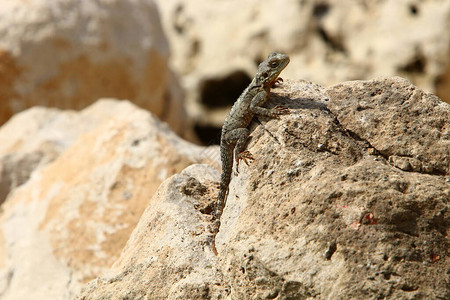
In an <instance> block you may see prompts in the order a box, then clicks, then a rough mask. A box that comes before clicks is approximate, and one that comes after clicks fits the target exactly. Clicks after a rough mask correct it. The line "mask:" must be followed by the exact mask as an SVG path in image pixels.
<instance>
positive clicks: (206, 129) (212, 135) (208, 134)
mask: <svg viewBox="0 0 450 300" xmlns="http://www.w3.org/2000/svg"><path fill="white" fill-rule="evenodd" d="M194 130H195V133H196V134H197V136H198V138H199V139H200V141H201V142H202V144H204V145H218V144H220V132H221V128H220V127H214V126H209V125H200V124H196V125H195V126H194Z"/></svg>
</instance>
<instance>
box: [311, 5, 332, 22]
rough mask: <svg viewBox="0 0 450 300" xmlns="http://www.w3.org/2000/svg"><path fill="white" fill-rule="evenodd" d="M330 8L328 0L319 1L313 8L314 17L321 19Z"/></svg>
mask: <svg viewBox="0 0 450 300" xmlns="http://www.w3.org/2000/svg"><path fill="white" fill-rule="evenodd" d="M329 10H330V6H329V5H328V3H326V2H321V3H317V4H316V5H314V8H313V15H314V17H316V18H318V19H320V18H322V17H324V16H325V15H326V14H327V13H328V11H329Z"/></svg>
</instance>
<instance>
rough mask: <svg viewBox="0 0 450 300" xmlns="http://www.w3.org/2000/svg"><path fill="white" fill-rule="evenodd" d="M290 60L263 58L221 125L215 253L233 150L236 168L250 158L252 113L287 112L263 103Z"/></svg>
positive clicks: (282, 56) (274, 55) (273, 56)
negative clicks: (249, 142)
mask: <svg viewBox="0 0 450 300" xmlns="http://www.w3.org/2000/svg"><path fill="white" fill-rule="evenodd" d="M288 63H289V56H287V55H285V54H280V53H276V52H273V53H271V54H270V55H269V57H267V59H266V60H265V61H263V62H262V63H261V64H260V65H259V66H258V70H257V72H256V75H255V78H253V80H252V82H251V83H250V85H249V86H248V87H247V88H246V89H245V90H244V92H242V94H241V96H240V97H239V98H238V99H237V101H236V102H235V103H234V105H233V107H232V108H231V111H230V112H229V113H228V115H227V117H226V119H225V122H224V124H223V126H222V136H221V139H220V157H221V160H222V176H221V178H220V190H219V196H218V199H217V204H216V208H215V211H214V219H215V223H214V227H213V241H212V249H213V251H214V253H215V254H216V255H217V250H216V246H215V236H216V234H217V232H218V231H219V227H220V217H221V216H222V212H223V209H224V207H225V203H226V197H227V194H228V186H229V184H230V180H231V173H232V170H233V151H234V152H235V153H236V155H235V158H236V172H237V169H238V166H239V161H240V160H243V161H244V162H245V163H246V164H248V162H249V161H251V160H253V157H252V155H251V153H250V152H248V151H244V148H245V143H246V141H247V137H248V135H249V130H248V129H247V127H248V125H249V124H250V122H251V121H252V119H253V117H254V116H255V115H260V116H267V117H271V118H276V117H278V116H279V115H283V114H288V113H289V110H288V109H287V108H285V107H281V106H277V107H275V108H272V109H267V108H264V107H262V106H263V105H264V103H265V102H266V101H267V99H269V95H270V89H271V88H272V86H273V85H274V84H275V83H276V82H277V81H278V80H281V78H278V75H280V73H281V71H283V69H284V68H285V67H286V66H287V64H288Z"/></svg>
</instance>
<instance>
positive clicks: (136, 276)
mask: <svg viewBox="0 0 450 300" xmlns="http://www.w3.org/2000/svg"><path fill="white" fill-rule="evenodd" d="M366 89H367V90H368V91H366ZM373 90H377V91H379V92H378V93H377V94H376V95H371V91H373ZM377 95H378V96H377ZM271 97H272V99H271V100H270V101H269V103H268V104H267V106H269V107H273V106H275V105H278V104H281V105H285V106H288V107H289V108H290V109H291V111H292V114H290V115H285V116H281V117H280V119H267V118H264V117H260V118H259V121H260V122H253V126H252V133H251V139H250V142H249V143H248V147H247V148H248V150H249V151H250V152H251V153H253V156H254V157H255V161H254V162H253V163H252V164H251V165H250V166H246V165H245V164H241V165H240V169H239V174H238V175H237V176H236V175H234V176H233V177H232V181H231V184H230V193H229V195H228V198H227V199H228V200H227V204H226V207H225V210H224V213H223V215H222V226H221V228H220V232H219V234H218V236H217V248H218V251H219V256H217V257H215V256H214V255H212V253H211V250H210V248H209V247H208V246H207V245H206V242H207V238H208V236H207V233H208V232H207V226H208V223H209V222H211V221H210V219H209V218H208V217H207V216H206V215H205V213H208V211H205V210H203V213H202V212H201V211H200V210H199V209H198V207H202V206H204V205H203V204H202V203H209V201H211V199H213V198H214V197H215V195H216V193H217V190H218V187H217V184H216V182H215V181H217V180H218V178H219V176H218V175H219V174H218V172H217V171H215V170H214V169H213V168H212V167H207V166H204V165H195V166H190V167H189V168H188V169H186V170H185V171H183V172H182V174H180V175H175V176H173V177H171V178H169V179H167V180H166V181H165V182H164V183H163V184H162V185H161V186H160V187H159V189H158V192H157V193H156V194H155V195H154V197H153V199H152V201H151V202H150V204H149V206H148V208H147V210H146V212H145V213H144V214H143V216H142V218H141V220H140V222H139V224H138V226H137V227H136V229H135V231H134V232H133V234H132V236H131V238H130V239H129V241H128V243H127V246H126V247H125V248H124V251H123V252H122V254H121V257H120V259H119V260H118V261H116V263H115V264H114V267H113V268H112V270H111V271H110V272H109V273H107V274H105V275H103V276H101V277H99V278H97V279H95V280H94V281H92V282H90V283H89V284H88V285H87V286H86V288H85V289H84V291H83V292H82V293H81V294H80V295H79V296H78V298H77V299H80V300H88V299H113V300H115V299H381V298H382V299H447V298H449V297H450V285H449V278H448V276H447V275H448V272H449V271H450V270H449V267H448V266H449V256H448V249H449V241H448V238H447V237H448V230H449V225H450V214H449V209H448V203H449V200H450V176H449V175H448V173H446V174H447V175H444V174H430V173H428V172H427V170H423V169H417V170H414V169H410V170H408V171H406V170H403V169H401V168H399V167H398V166H397V165H396V164H395V163H392V162H391V160H389V158H388V157H387V155H390V154H386V153H384V151H383V149H384V147H385V146H386V145H387V144H389V143H391V144H393V145H392V146H391V147H390V148H389V147H387V148H388V149H392V150H391V151H392V153H393V154H395V153H399V152H400V151H404V152H407V151H411V150H410V149H409V148H412V149H417V151H419V149H420V148H419V145H420V144H421V142H420V141H421V140H418V141H414V142H411V143H412V144H411V145H409V144H402V143H400V142H397V139H396V138H395V137H394V135H396V137H397V138H398V140H399V141H402V140H403V139H408V138H409V139H410V140H411V141H412V140H414V139H415V138H418V137H417V134H416V132H414V131H411V130H406V131H404V132H403V131H401V130H397V128H399V126H400V124H401V123H402V122H404V123H405V126H407V125H408V122H409V121H410V120H409V119H408V118H407V117H403V118H398V119H396V123H395V124H391V123H389V122H387V121H386V118H388V117H389V116H390V115H392V116H393V115H394V112H395V111H397V114H398V115H399V116H400V115H401V116H405V115H407V114H409V113H410V112H411V111H412V110H417V111H423V113H418V114H416V115H415V118H416V119H417V122H420V123H422V124H426V130H427V132H428V131H429V132H434V131H438V132H440V133H441V134H440V135H437V134H426V135H425V136H424V137H423V139H424V140H425V139H426V140H427V142H428V143H429V145H431V146H434V147H435V148H436V150H435V151H428V152H426V151H425V152H426V153H424V154H423V158H424V160H423V161H425V160H426V161H438V157H442V152H444V153H445V148H444V147H443V145H448V143H449V139H448V137H447V136H446V135H445V134H444V133H445V130H446V129H445V127H444V126H442V125H443V124H442V123H441V122H440V120H441V118H444V117H445V116H441V115H440V114H441V113H442V114H447V115H448V114H449V113H450V105H448V104H445V103H443V102H440V101H439V100H438V99H437V98H436V97H434V96H432V95H429V94H426V93H424V92H423V91H421V90H420V89H418V88H417V87H414V86H413V85H411V84H409V83H407V82H406V81H405V80H403V79H401V78H390V79H383V80H374V81H368V82H359V81H355V82H346V83H343V84H340V85H337V86H334V87H330V88H329V89H327V90H325V89H324V88H322V87H320V86H318V85H315V84H312V83H309V82H305V81H285V82H284V84H283V85H282V87H281V88H278V89H274V91H273V93H272V96H271ZM373 97H385V99H384V100H383V101H381V100H380V99H373ZM375 100H378V101H380V102H381V103H379V104H377V105H375V104H374V103H377V101H375ZM402 101H403V103H405V105H398V103H400V102H402ZM355 102H356V103H360V105H361V107H365V106H368V105H369V104H371V103H372V104H373V105H372V106H371V108H370V110H362V111H361V110H358V109H357V106H356V104H355ZM406 104H407V105H406ZM329 107H330V108H329ZM363 112H366V113H367V114H369V113H370V119H369V116H366V117H365V118H366V119H368V120H371V122H375V120H376V119H378V122H377V123H374V124H377V125H376V126H377V127H376V129H375V128H374V129H373V130H372V131H370V130H369V129H367V130H369V132H368V133H367V134H364V135H363V134H360V135H357V133H358V131H357V130H355V128H354V127H356V126H357V125H356V124H359V123H358V122H361V121H355V120H354V122H350V121H348V120H347V119H351V118H352V117H353V116H354V118H356V119H358V120H361V119H364V118H363V117H362V116H360V115H358V114H362V113H363ZM346 115H347V116H348V118H345V117H344V116H346ZM341 120H342V121H341ZM447 123H448V119H447ZM394 125H395V126H394ZM359 126H365V125H364V124H360V125H359ZM361 131H362V130H361ZM383 137H384V140H383ZM366 139H367V140H366ZM381 140H383V142H381ZM410 146H411V147H410ZM377 147H382V149H377ZM447 149H448V147H447ZM447 151H448V150H447ZM389 153H391V152H389ZM391 155H392V154H391Z"/></svg>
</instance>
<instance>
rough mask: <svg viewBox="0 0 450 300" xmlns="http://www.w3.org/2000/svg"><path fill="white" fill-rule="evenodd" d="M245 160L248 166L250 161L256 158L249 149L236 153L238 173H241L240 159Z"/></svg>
mask: <svg viewBox="0 0 450 300" xmlns="http://www.w3.org/2000/svg"><path fill="white" fill-rule="evenodd" d="M240 160H243V161H244V162H245V164H246V165H247V166H248V163H249V161H253V160H255V159H254V158H253V156H252V154H251V153H250V152H249V151H248V150H245V151H242V152H240V153H238V154H236V174H239V170H238V169H239V161H240Z"/></svg>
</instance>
